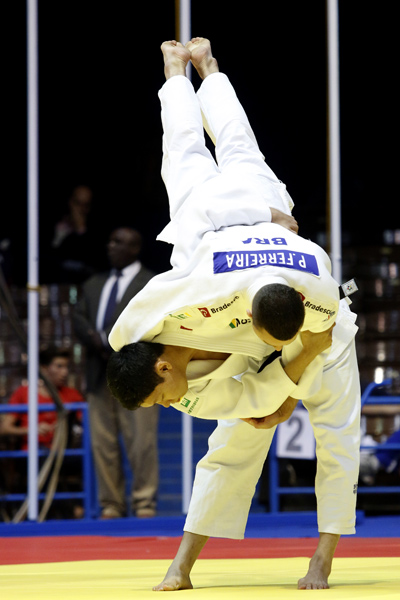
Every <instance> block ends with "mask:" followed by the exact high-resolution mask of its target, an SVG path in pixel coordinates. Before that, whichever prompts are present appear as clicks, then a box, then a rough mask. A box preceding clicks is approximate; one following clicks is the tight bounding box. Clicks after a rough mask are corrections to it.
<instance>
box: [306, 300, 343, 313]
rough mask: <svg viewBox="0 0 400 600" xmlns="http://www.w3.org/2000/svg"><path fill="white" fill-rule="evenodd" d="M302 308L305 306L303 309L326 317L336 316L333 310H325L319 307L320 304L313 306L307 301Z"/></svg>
mask: <svg viewBox="0 0 400 600" xmlns="http://www.w3.org/2000/svg"><path fill="white" fill-rule="evenodd" d="M304 306H305V308H310V309H311V310H316V311H318V312H321V313H324V314H325V315H328V317H333V315H335V314H336V311H335V310H331V309H330V308H325V307H324V306H321V304H313V303H312V302H310V301H309V300H307V301H306V302H304Z"/></svg>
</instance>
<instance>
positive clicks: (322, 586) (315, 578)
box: [297, 557, 331, 590]
mask: <svg viewBox="0 0 400 600" xmlns="http://www.w3.org/2000/svg"><path fill="white" fill-rule="evenodd" d="M314 559H315V557H313V558H312V559H311V561H310V566H309V568H308V573H307V575H306V576H305V577H302V578H301V579H299V581H298V582H297V589H298V590H327V589H329V585H328V577H329V575H330V572H331V569H330V566H329V567H327V566H326V565H325V564H324V563H321V562H319V561H317V560H314Z"/></svg>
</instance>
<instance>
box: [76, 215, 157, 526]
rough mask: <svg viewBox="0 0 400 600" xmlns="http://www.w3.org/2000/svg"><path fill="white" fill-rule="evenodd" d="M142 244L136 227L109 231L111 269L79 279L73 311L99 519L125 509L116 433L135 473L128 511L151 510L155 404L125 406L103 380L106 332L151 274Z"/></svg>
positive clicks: (153, 502)
mask: <svg viewBox="0 0 400 600" xmlns="http://www.w3.org/2000/svg"><path fill="white" fill-rule="evenodd" d="M141 245H142V238H141V235H140V233H139V232H138V231H136V230H134V229H131V228H128V227H121V228H118V229H116V230H115V231H113V232H112V234H111V236H110V240H109V243H108V246H107V251H108V259H109V262H110V266H111V267H112V270H111V271H110V272H107V273H100V274H98V275H94V276H93V277H91V278H90V279H88V280H87V281H86V282H85V283H84V285H83V290H82V296H81V298H80V300H79V302H78V304H77V306H76V309H75V311H74V328H75V333H76V336H77V338H78V339H79V340H80V342H81V343H82V344H83V345H84V346H85V348H86V385H87V398H88V401H89V415H90V431H91V440H92V449H93V456H94V462H95V468H96V475H97V483H98V494H99V503H100V506H101V510H102V513H101V517H102V518H118V517H122V516H124V515H125V514H126V512H127V507H126V502H125V477H124V473H123V468H122V455H121V448H120V443H119V435H121V437H122V439H123V442H124V446H125V451H126V455H127V457H128V460H129V463H130V465H131V467H132V470H133V473H134V485H133V490H132V511H133V512H134V514H135V515H136V516H138V517H151V516H154V515H155V514H156V496H157V489H158V451H157V427H158V408H159V407H158V406H155V407H154V409H153V408H151V409H148V408H146V409H144V408H139V409H138V410H135V411H129V410H126V409H124V408H123V407H122V406H121V404H120V403H119V402H118V401H117V400H115V399H114V398H113V397H112V396H111V394H110V392H109V391H108V388H107V384H106V365H107V360H108V357H109V355H110V353H111V348H110V346H109V344H108V334H109V333H110V331H111V328H112V326H113V325H114V323H115V321H116V319H117V318H118V317H119V315H120V314H121V312H122V311H123V309H124V308H125V307H126V305H127V304H128V302H129V301H130V300H131V298H132V297H133V296H135V295H136V294H137V293H138V292H139V291H140V290H141V289H142V288H143V287H144V286H145V285H146V283H147V282H148V281H149V280H150V279H151V278H152V277H153V276H154V273H153V272H152V271H149V270H148V269H146V268H145V267H143V266H142V265H141V263H140V261H139V260H138V255H139V252H140V250H141Z"/></svg>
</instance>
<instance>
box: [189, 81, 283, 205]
mask: <svg viewBox="0 0 400 600" xmlns="http://www.w3.org/2000/svg"><path fill="white" fill-rule="evenodd" d="M197 97H198V99H199V102H200V106H201V110H202V113H203V121H204V122H205V123H204V125H205V128H206V129H207V131H209V134H210V137H211V138H212V139H213V141H214V143H215V144H216V157H217V162H218V166H219V168H220V169H221V172H222V173H223V174H224V175H228V176H229V175H230V174H231V173H232V174H235V175H237V174H238V171H239V172H243V174H245V175H253V176H256V177H257V178H261V181H260V183H262V184H263V185H264V186H267V187H269V188H270V187H273V188H275V191H276V192H277V194H276V196H277V197H276V199H275V202H274V198H273V197H271V192H270V191H269V193H268V200H269V205H270V206H274V207H275V208H278V209H279V210H282V211H284V212H286V213H287V214H290V211H291V209H292V208H293V201H292V199H291V198H290V196H289V194H288V193H287V191H286V186H285V185H284V184H283V183H282V182H280V181H279V180H278V178H277V177H276V175H275V173H274V172H273V171H272V169H271V168H270V167H269V166H268V165H267V164H266V163H265V160H264V156H263V155H262V153H261V151H260V149H259V147H258V144H257V140H256V137H255V135H254V132H253V130H252V128H251V126H250V123H249V120H248V118H247V116H246V113H245V111H244V110H243V107H242V105H241V104H240V102H239V100H238V98H237V96H236V93H235V90H234V89H233V87H232V85H231V83H230V82H229V79H228V78H227V76H226V75H224V74H223V73H213V74H212V75H209V76H208V77H206V78H205V80H204V81H203V83H202V85H201V87H200V89H199V91H198V92H197Z"/></svg>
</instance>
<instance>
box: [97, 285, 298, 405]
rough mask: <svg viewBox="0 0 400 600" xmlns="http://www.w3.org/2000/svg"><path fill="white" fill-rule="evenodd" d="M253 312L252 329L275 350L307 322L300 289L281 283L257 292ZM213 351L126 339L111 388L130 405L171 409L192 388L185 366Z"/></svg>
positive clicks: (111, 364)
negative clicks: (132, 341)
mask: <svg viewBox="0 0 400 600" xmlns="http://www.w3.org/2000/svg"><path fill="white" fill-rule="evenodd" d="M248 314H249V316H251V317H252V319H253V332H251V333H250V330H249V334H250V335H254V334H255V335H257V336H258V337H259V338H260V339H261V340H262V341H263V342H265V344H268V345H269V346H272V347H273V348H275V349H276V350H281V349H282V347H283V346H285V345H287V344H290V343H291V342H292V341H293V340H294V339H295V338H296V337H297V335H298V333H299V331H300V329H301V327H302V325H303V322H304V306H303V301H302V298H301V296H300V294H299V293H298V292H297V291H296V290H294V289H293V288H291V287H289V286H287V285H282V284H270V285H265V286H263V287H262V288H261V289H260V290H259V291H258V292H257V293H256V294H255V296H254V299H253V303H252V309H251V311H250V310H249V311H248ZM208 354H209V353H207V352H205V351H199V350H196V349H193V348H186V347H182V346H170V345H164V344H159V343H154V342H136V343H132V344H126V345H125V346H123V347H122V348H121V349H120V350H119V351H118V352H114V353H113V354H112V355H111V357H110V359H109V361H108V366H107V382H108V387H109V389H110V391H111V394H112V395H113V396H114V397H115V398H117V399H118V400H119V402H120V403H121V404H122V405H123V406H124V407H125V408H127V409H129V410H135V409H136V408H139V407H144V408H147V407H150V406H153V405H154V404H161V405H162V406H164V407H166V408H168V407H169V406H170V405H171V404H174V403H176V402H180V401H181V399H182V397H183V396H184V395H185V394H186V392H187V390H188V381H187V376H186V369H187V365H188V363H189V361H191V360H195V359H206V358H211V356H207V355H208ZM266 354H268V352H266ZM226 356H228V355H226Z"/></svg>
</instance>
